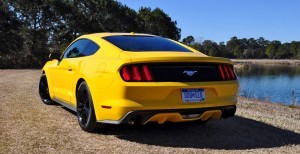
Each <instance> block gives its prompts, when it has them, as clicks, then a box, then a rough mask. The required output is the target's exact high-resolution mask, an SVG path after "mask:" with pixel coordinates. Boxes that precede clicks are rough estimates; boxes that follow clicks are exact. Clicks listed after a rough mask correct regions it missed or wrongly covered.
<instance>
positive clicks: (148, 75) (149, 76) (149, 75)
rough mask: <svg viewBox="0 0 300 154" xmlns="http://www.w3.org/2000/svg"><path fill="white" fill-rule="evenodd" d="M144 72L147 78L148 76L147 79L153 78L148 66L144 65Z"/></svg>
mask: <svg viewBox="0 0 300 154" xmlns="http://www.w3.org/2000/svg"><path fill="white" fill-rule="evenodd" d="M143 72H144V74H145V78H146V80H147V81H151V80H153V78H152V75H151V73H150V71H149V69H148V66H143Z"/></svg>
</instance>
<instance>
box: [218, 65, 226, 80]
mask: <svg viewBox="0 0 300 154" xmlns="http://www.w3.org/2000/svg"><path fill="white" fill-rule="evenodd" d="M219 71H220V73H221V76H222V79H223V80H224V79H225V75H224V72H223V69H222V66H221V65H219Z"/></svg>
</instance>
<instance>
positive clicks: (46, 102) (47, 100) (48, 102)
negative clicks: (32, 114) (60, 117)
mask: <svg viewBox="0 0 300 154" xmlns="http://www.w3.org/2000/svg"><path fill="white" fill-rule="evenodd" d="M43 80H45V81H46V84H47V87H48V94H49V99H45V98H43V97H42V96H41V94H40V86H41V82H42V81H43ZM39 96H40V98H41V100H42V102H43V103H44V104H47V105H52V104H53V102H52V100H51V97H50V91H49V85H48V80H47V77H46V75H45V74H43V75H42V76H41V77H40V81H39Z"/></svg>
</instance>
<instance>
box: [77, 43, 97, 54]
mask: <svg viewBox="0 0 300 154" xmlns="http://www.w3.org/2000/svg"><path fill="white" fill-rule="evenodd" d="M87 41H88V43H87V44H86V46H85V48H84V49H83V51H82V52H81V53H80V56H89V55H93V54H94V53H95V52H96V51H98V49H99V46H98V45H97V44H96V43H94V42H93V41H89V40H87Z"/></svg>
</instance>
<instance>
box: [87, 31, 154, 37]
mask: <svg viewBox="0 0 300 154" xmlns="http://www.w3.org/2000/svg"><path fill="white" fill-rule="evenodd" d="M89 35H90V36H98V37H106V36H118V35H132V36H134V35H138V36H155V35H150V34H143V33H134V32H131V33H93V34H86V36H89Z"/></svg>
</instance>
